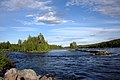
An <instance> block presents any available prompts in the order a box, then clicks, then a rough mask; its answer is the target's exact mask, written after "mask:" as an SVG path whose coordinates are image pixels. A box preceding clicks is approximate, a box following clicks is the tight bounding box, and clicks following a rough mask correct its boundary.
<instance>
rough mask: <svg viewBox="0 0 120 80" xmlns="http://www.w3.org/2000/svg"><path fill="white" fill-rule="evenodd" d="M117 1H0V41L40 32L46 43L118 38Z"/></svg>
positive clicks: (119, 25) (91, 41)
mask: <svg viewBox="0 0 120 80" xmlns="http://www.w3.org/2000/svg"><path fill="white" fill-rule="evenodd" d="M119 3H120V0H1V1H0V42H3V41H10V42H11V43H17V41H18V39H22V40H25V39H27V37H28V35H31V36H37V35H38V34H39V33H42V34H43V35H44V36H45V38H46V40H47V41H48V42H49V44H57V45H63V46H67V45H69V43H71V42H72V41H76V42H77V44H81V45H84V44H92V43H98V42H102V41H108V40H112V39H117V38H120V5H119Z"/></svg>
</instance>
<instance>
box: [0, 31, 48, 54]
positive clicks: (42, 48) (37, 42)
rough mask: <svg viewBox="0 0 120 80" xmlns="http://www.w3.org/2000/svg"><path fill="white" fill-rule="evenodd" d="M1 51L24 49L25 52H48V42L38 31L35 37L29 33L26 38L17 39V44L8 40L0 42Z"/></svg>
mask: <svg viewBox="0 0 120 80" xmlns="http://www.w3.org/2000/svg"><path fill="white" fill-rule="evenodd" d="M0 49H1V51H3V50H6V49H9V51H25V52H48V51H49V50H50V46H49V44H48V43H47V42H46V41H45V38H44V36H43V35H42V34H41V33H40V34H39V35H38V36H37V37H32V36H30V35H29V37H28V39H27V40H24V41H22V40H20V39H19V40H18V44H10V43H9V42H3V43H0Z"/></svg>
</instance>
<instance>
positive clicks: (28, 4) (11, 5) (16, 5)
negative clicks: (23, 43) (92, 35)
mask: <svg viewBox="0 0 120 80" xmlns="http://www.w3.org/2000/svg"><path fill="white" fill-rule="evenodd" d="M50 3H51V1H44V2H43V1H39V0H7V1H3V2H2V5H3V6H4V7H6V8H7V9H8V10H10V11H14V10H20V9H30V10H37V13H33V14H29V15H26V18H29V17H31V18H32V19H30V21H20V22H22V23H23V24H25V25H26V24H28V25H29V24H36V25H43V24H62V23H67V22H73V21H71V20H65V19H62V18H60V17H59V16H58V15H56V14H57V11H56V10H55V8H54V7H53V6H52V7H51V6H50V5H49V4H50Z"/></svg>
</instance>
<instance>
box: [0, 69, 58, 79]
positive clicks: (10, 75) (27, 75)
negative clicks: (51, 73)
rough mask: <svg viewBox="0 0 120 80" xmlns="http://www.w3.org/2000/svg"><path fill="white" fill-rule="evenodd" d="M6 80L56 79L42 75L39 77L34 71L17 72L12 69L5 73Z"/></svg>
mask: <svg viewBox="0 0 120 80" xmlns="http://www.w3.org/2000/svg"><path fill="white" fill-rule="evenodd" d="M0 80H2V79H0ZM4 80H56V79H55V78H52V77H46V76H41V75H38V76H37V74H36V72H35V71H34V70H32V69H23V70H17V69H16V68H12V69H10V70H8V71H7V72H6V73H5V75H4Z"/></svg>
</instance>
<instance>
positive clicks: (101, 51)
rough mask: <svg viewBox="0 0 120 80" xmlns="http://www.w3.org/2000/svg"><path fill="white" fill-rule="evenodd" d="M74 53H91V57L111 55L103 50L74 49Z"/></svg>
mask: <svg viewBox="0 0 120 80" xmlns="http://www.w3.org/2000/svg"><path fill="white" fill-rule="evenodd" d="M76 51H81V52H90V53H93V54H92V55H110V54H111V53H109V52H107V51H105V50H90V49H76Z"/></svg>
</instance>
